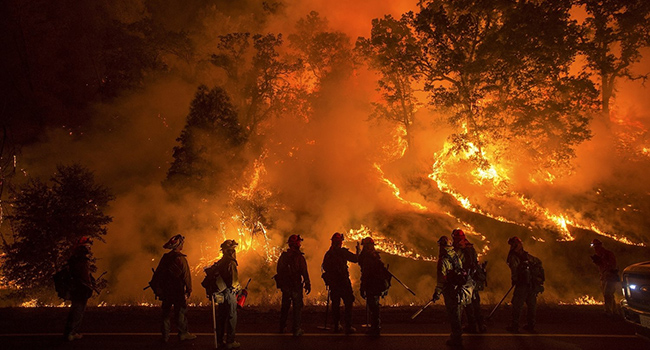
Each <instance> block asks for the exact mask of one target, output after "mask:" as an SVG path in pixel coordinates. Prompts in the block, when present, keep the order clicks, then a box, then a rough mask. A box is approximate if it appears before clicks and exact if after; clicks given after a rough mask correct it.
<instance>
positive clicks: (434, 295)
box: [431, 291, 440, 303]
mask: <svg viewBox="0 0 650 350" xmlns="http://www.w3.org/2000/svg"><path fill="white" fill-rule="evenodd" d="M438 299H440V293H439V292H438V291H435V292H433V295H432V296H431V300H433V302H434V303H435V302H436V301H438Z"/></svg>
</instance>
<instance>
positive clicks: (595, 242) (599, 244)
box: [591, 238, 603, 247]
mask: <svg viewBox="0 0 650 350" xmlns="http://www.w3.org/2000/svg"><path fill="white" fill-rule="evenodd" d="M602 245H603V242H601V241H600V240H599V239H598V238H594V239H593V240H592V241H591V246H592V247H595V246H602Z"/></svg>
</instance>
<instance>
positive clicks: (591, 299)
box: [560, 295, 605, 305]
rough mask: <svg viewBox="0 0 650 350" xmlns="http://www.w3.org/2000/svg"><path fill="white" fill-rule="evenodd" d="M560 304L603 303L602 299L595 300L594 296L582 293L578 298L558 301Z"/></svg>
mask: <svg viewBox="0 0 650 350" xmlns="http://www.w3.org/2000/svg"><path fill="white" fill-rule="evenodd" d="M560 305H605V303H604V302H602V301H597V300H596V299H594V297H592V296H590V295H583V296H581V297H579V298H576V299H575V300H573V302H568V303H567V302H563V301H560Z"/></svg>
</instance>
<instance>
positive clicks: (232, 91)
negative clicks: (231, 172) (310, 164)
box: [211, 33, 300, 135]
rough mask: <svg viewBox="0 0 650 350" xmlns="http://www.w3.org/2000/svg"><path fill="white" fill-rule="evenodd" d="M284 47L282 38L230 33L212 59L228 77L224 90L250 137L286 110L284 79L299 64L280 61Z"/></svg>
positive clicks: (286, 84)
mask: <svg viewBox="0 0 650 350" xmlns="http://www.w3.org/2000/svg"><path fill="white" fill-rule="evenodd" d="M282 43H283V39H282V35H281V34H278V35H274V34H266V35H262V34H255V35H253V36H251V34H250V33H230V34H227V35H222V36H220V37H219V44H218V46H217V52H216V53H215V54H213V55H212V59H211V61H212V63H213V64H214V65H215V66H217V67H220V68H223V70H224V71H225V73H226V75H227V82H226V84H225V86H224V88H225V89H226V90H227V91H228V92H229V95H230V96H231V97H232V100H233V104H234V105H235V106H236V108H237V110H238V111H239V114H240V118H239V119H240V122H241V123H242V125H243V127H244V129H245V130H246V133H247V134H248V135H255V134H256V133H257V129H258V126H259V125H260V123H262V122H263V121H265V120H267V119H268V118H269V117H270V116H272V115H274V114H276V113H278V112H279V111H283V110H284V106H283V103H282V101H283V100H284V97H285V94H286V93H288V90H289V89H290V83H289V82H288V81H287V80H286V79H285V78H286V77H287V76H288V75H289V74H291V73H292V72H294V71H295V70H297V69H298V68H299V66H300V63H299V62H291V61H289V60H286V59H283V58H281V57H280V54H279V53H278V48H280V47H281V46H282Z"/></svg>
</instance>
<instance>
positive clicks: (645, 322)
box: [621, 261, 650, 338]
mask: <svg viewBox="0 0 650 350" xmlns="http://www.w3.org/2000/svg"><path fill="white" fill-rule="evenodd" d="M621 284H622V286H621V287H622V288H623V296H624V297H625V299H623V300H621V312H622V313H623V317H624V318H625V320H626V321H628V322H630V323H633V324H635V325H636V326H637V327H636V329H637V333H638V334H639V335H642V336H645V337H648V338H650V261H645V262H641V263H637V264H632V265H630V266H628V267H626V268H625V270H623V279H622V282H621Z"/></svg>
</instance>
